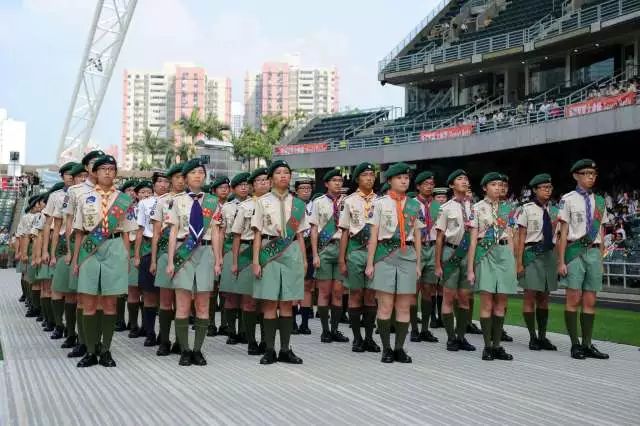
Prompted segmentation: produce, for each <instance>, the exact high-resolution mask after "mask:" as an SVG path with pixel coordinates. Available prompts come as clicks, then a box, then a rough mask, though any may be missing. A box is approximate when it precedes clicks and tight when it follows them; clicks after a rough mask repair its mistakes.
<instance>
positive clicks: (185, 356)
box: [178, 349, 192, 367]
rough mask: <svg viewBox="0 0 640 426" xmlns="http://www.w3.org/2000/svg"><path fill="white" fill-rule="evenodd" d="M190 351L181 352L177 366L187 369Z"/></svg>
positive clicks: (189, 362) (189, 361)
mask: <svg viewBox="0 0 640 426" xmlns="http://www.w3.org/2000/svg"><path fill="white" fill-rule="evenodd" d="M191 358H192V357H191V351H190V350H188V349H187V350H184V351H182V354H181V355H180V361H178V365H181V366H183V367H188V366H190V365H191Z"/></svg>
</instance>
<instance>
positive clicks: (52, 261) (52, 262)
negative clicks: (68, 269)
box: [49, 256, 58, 268]
mask: <svg viewBox="0 0 640 426" xmlns="http://www.w3.org/2000/svg"><path fill="white" fill-rule="evenodd" d="M56 263H58V259H56V257H55V256H53V257H52V258H51V259H50V260H49V266H51V267H52V268H55V266H56Z"/></svg>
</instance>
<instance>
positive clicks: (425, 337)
mask: <svg viewBox="0 0 640 426" xmlns="http://www.w3.org/2000/svg"><path fill="white" fill-rule="evenodd" d="M419 337H420V341H421V342H429V343H438V342H439V340H438V338H437V337H436V336H434V335H433V333H431V332H430V331H429V330H424V331H423V332H421V333H420V335H419Z"/></svg>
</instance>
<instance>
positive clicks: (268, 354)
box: [260, 349, 277, 365]
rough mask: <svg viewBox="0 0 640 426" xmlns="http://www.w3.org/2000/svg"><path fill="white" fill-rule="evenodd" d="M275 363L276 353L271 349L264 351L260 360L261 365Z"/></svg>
mask: <svg viewBox="0 0 640 426" xmlns="http://www.w3.org/2000/svg"><path fill="white" fill-rule="evenodd" d="M276 361H277V358H276V351H274V350H273V349H272V350H270V351H265V353H264V355H262V358H260V364H261V365H269V364H273V363H275V362H276Z"/></svg>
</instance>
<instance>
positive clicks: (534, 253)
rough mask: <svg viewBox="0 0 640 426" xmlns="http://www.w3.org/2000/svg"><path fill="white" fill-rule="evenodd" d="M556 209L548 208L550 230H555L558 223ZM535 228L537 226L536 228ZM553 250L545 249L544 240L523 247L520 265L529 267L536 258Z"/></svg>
mask: <svg viewBox="0 0 640 426" xmlns="http://www.w3.org/2000/svg"><path fill="white" fill-rule="evenodd" d="M558 211H559V210H558V207H556V206H551V207H550V208H549V216H550V218H551V229H556V224H557V222H558ZM536 228H537V226H536ZM550 250H553V247H551V248H549V247H545V246H544V240H541V241H539V242H537V243H536V244H533V245H530V246H527V247H525V249H524V253H522V265H523V266H524V267H525V268H526V267H527V266H529V265H531V264H532V263H533V262H534V261H535V260H536V258H537V257H538V256H541V255H543V254H545V253H546V252H548V251H550Z"/></svg>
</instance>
